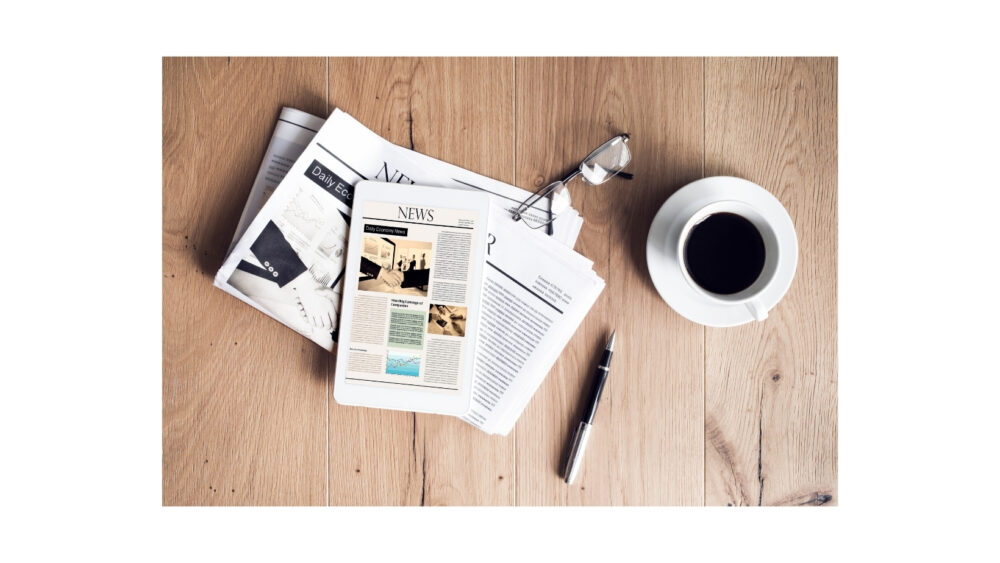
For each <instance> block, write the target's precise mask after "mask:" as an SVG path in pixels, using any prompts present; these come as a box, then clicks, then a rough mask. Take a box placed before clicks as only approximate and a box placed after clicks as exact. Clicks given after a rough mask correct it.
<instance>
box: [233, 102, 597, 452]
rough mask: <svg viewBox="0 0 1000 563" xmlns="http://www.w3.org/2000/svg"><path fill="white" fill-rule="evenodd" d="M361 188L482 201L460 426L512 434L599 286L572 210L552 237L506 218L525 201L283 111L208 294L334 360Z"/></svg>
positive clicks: (343, 125)
mask: <svg viewBox="0 0 1000 563" xmlns="http://www.w3.org/2000/svg"><path fill="white" fill-rule="evenodd" d="M321 123H322V125H321V126H320V124H321ZM314 131H318V132H316V133H314ZM361 180H374V181H382V182H392V183H396V184H403V185H409V184H420V185H424V186H436V187H445V188H460V189H466V190H478V191H481V192H484V193H487V194H489V196H490V200H491V204H492V208H493V209H492V211H491V214H492V215H493V219H491V221H490V224H489V238H488V240H489V243H490V244H489V247H488V249H489V252H488V254H487V257H486V265H487V267H486V269H485V275H484V281H483V297H482V313H481V314H482V322H481V325H480V331H479V342H478V345H477V347H476V352H475V376H474V384H473V385H474V389H473V407H472V410H471V411H470V412H469V413H468V414H466V415H465V416H464V417H463V420H465V421H467V422H469V423H470V424H473V425H475V426H477V427H479V428H481V429H482V430H484V431H486V432H489V433H493V434H504V435H506V434H508V433H509V432H510V430H511V429H512V428H513V426H514V423H515V422H516V421H517V418H518V417H519V416H520V414H521V412H522V411H523V410H524V408H525V406H526V405H527V403H528V401H529V400H530V399H531V396H532V395H533V394H534V392H535V390H536V389H537V388H538V386H539V385H540V384H541V382H542V381H543V380H544V379H545V376H546V375H547V374H548V372H549V370H550V369H551V367H552V365H553V364H554V363H555V361H556V359H557V358H558V356H559V353H560V352H561V351H562V349H563V348H564V347H565V345H566V343H567V342H568V341H569V339H570V338H571V337H572V335H573V333H574V332H575V331H576V329H577V327H578V326H579V324H580V322H582V320H583V318H584V316H585V315H586V314H587V312H588V311H589V310H590V308H591V307H592V306H593V304H594V302H595V301H596V299H597V297H598V296H599V295H600V292H601V291H602V290H603V288H604V281H603V280H602V279H601V278H600V277H598V276H597V275H596V274H595V273H594V271H593V268H592V266H593V264H592V262H590V261H589V260H587V259H586V258H584V257H583V256H581V255H579V254H577V253H576V252H574V251H573V250H572V246H573V244H574V243H575V241H576V238H577V236H578V234H579V232H580V228H581V226H582V224H583V220H582V218H581V217H580V215H579V213H577V212H576V211H575V210H574V209H569V210H567V211H565V212H563V213H561V214H560V215H559V217H558V218H557V219H556V221H555V222H554V223H553V234H552V236H547V235H546V234H544V233H540V232H537V231H535V230H532V229H529V228H527V227H526V226H524V225H523V224H518V223H517V222H515V221H513V220H512V219H511V211H512V210H513V208H514V207H516V206H517V205H518V204H519V203H520V202H521V201H523V200H524V199H525V198H527V197H528V196H529V195H530V192H527V191H524V190H521V189H520V188H517V187H515V186H512V185H509V184H506V183H503V182H499V181H497V180H494V179H492V178H488V177H486V176H482V175H479V174H476V173H474V172H470V171H468V170H465V169H462V168H460V167H457V166H454V165H451V164H448V163H446V162H442V161H440V160H437V159H434V158H431V157H428V156H426V155H422V154H420V153H417V152H414V151H411V150H409V149H406V148H403V147H400V146H397V145H394V144H392V143H390V142H388V141H386V140H385V139H383V138H382V137H380V136H378V135H377V134H376V133H374V132H372V131H370V130H369V129H367V128H365V127H364V126H363V125H362V124H361V123H359V122H358V121H356V120H355V119H354V118H352V117H351V116H349V115H348V114H347V113H345V112H343V111H341V110H339V109H338V110H336V111H334V113H333V114H332V115H331V116H330V117H329V119H328V120H326V122H325V123H323V121H322V120H321V119H320V118H317V117H314V116H310V115H309V114H305V113H302V112H299V111H297V110H292V109H291V108H285V109H284V110H283V111H282V114H281V117H280V118H279V122H278V125H277V127H276V128H275V132H274V135H273V136H272V139H271V143H270V145H269V146H268V150H267V153H266V154H265V158H264V162H263V163H262V165H261V170H260V172H259V173H258V177H257V180H256V181H255V183H254V186H253V188H252V189H251V194H250V197H249V198H248V202H247V206H246V209H245V210H244V213H243V218H242V219H241V221H240V226H239V228H238V231H237V237H236V240H235V241H234V244H233V246H232V248H231V250H230V253H229V256H228V258H227V259H226V261H225V263H224V264H223V266H222V268H221V269H220V270H219V272H218V274H217V275H216V278H215V285H216V286H218V287H220V288H221V289H223V290H225V291H226V292H228V293H230V294H232V295H234V296H236V297H237V298H239V299H241V300H243V301H245V302H246V303H248V304H250V305H252V306H254V307H256V308H257V309H259V310H261V311H263V312H264V313H266V314H268V315H269V316H271V317H273V318H275V319H277V320H278V321H280V322H282V323H284V324H285V325H287V326H289V327H290V328H292V329H294V330H296V331H297V332H299V333H301V334H302V335H304V336H306V337H307V338H310V339H311V340H313V341H314V342H316V343H317V344H319V345H320V346H322V347H324V348H325V349H327V350H331V351H332V350H333V348H334V346H335V343H336V341H337V323H338V317H339V314H338V313H339V307H340V305H341V293H342V285H343V280H342V278H343V273H344V258H345V257H344V253H345V249H346V248H347V234H348V229H349V227H348V225H349V223H350V218H351V211H352V194H353V186H354V185H355V183H357V182H359V181H361ZM275 184H277V187H276V188H275V187H274V186H275ZM532 212H537V213H541V212H540V211H532ZM250 218H252V220H250ZM401 267H402V265H401Z"/></svg>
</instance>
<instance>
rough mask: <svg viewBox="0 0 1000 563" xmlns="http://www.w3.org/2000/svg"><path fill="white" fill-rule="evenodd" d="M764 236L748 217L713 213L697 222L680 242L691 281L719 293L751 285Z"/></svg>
mask: <svg viewBox="0 0 1000 563" xmlns="http://www.w3.org/2000/svg"><path fill="white" fill-rule="evenodd" d="M764 255H765V252H764V239H763V237H761V236H760V232H758V231H757V227H754V226H753V223H751V222H750V221H749V220H747V219H745V218H744V217H742V216H740V215H736V214H735V213H715V214H712V215H709V216H708V218H706V219H705V220H703V221H702V222H701V223H698V224H697V225H695V226H694V228H692V229H691V232H690V233H688V237H687V241H686V242H685V243H684V261H685V262H686V264H687V270H688V273H689V274H691V278H692V279H694V281H695V283H697V284H698V285H700V286H701V287H702V288H704V289H705V290H706V291H710V292H712V293H718V294H721V295H732V294H733V293H739V292H741V291H743V290H744V289H746V288H748V287H750V286H751V285H753V283H754V282H755V281H757V278H758V277H759V276H760V273H761V272H762V271H763V270H764Z"/></svg>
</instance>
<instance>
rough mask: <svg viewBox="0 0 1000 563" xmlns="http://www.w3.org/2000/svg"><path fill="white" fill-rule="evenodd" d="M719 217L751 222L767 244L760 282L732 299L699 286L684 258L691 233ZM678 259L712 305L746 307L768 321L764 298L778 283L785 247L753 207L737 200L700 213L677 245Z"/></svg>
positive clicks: (686, 276) (693, 216) (689, 279)
mask: <svg viewBox="0 0 1000 563" xmlns="http://www.w3.org/2000/svg"><path fill="white" fill-rule="evenodd" d="M716 213H733V214H735V215H739V216H740V217H743V218H744V219H746V220H748V221H750V222H751V223H752V224H753V226H754V227H755V228H756V229H757V232H759V233H760V236H761V238H762V239H763V241H764V268H763V269H762V270H761V272H760V275H759V276H757V280H756V281H754V282H753V283H752V284H751V285H750V287H748V288H746V289H744V290H743V291H740V292H738V293H733V294H730V295H722V294H719V293H713V292H711V291H708V290H706V289H705V288H703V287H701V286H700V285H698V284H697V283H696V282H695V281H694V279H693V278H692V277H691V273H690V272H688V266H687V263H686V259H685V256H684V246H685V245H686V244H687V240H688V236H689V235H690V234H691V230H692V229H694V227H696V226H697V225H698V224H699V223H701V222H702V221H704V220H705V219H707V218H708V217H709V216H710V215H714V214H716ZM677 257H678V259H679V261H680V265H681V273H682V274H683V275H684V279H686V280H687V282H688V283H689V284H690V285H691V287H692V288H693V289H694V290H695V292H697V293H698V294H700V295H701V296H702V297H703V298H705V299H706V300H708V301H711V302H714V303H718V304H722V305H736V304H743V305H745V306H746V308H747V309H748V310H749V311H750V313H751V314H752V315H753V318H754V319H756V320H758V321H762V320H764V319H766V318H767V306H766V305H764V303H763V301H761V298H760V296H761V294H762V293H763V292H764V290H765V289H766V288H767V287H768V286H769V285H770V284H771V283H772V282H773V281H774V278H775V274H776V273H777V271H778V261H779V260H780V258H781V246H780V245H779V244H778V237H777V235H776V234H775V232H774V228H773V227H772V226H771V225H770V224H769V223H768V222H767V220H765V219H764V216H763V215H762V214H761V213H760V212H759V211H758V210H757V209H756V208H754V207H753V206H752V205H750V204H748V203H745V202H742V201H736V200H726V201H714V202H712V203H709V204H708V205H705V206H703V207H700V208H698V209H696V210H695V211H694V212H693V213H692V214H691V216H690V218H688V220H687V221H686V222H685V223H684V227H683V228H682V229H681V235H680V238H679V239H678V241H677Z"/></svg>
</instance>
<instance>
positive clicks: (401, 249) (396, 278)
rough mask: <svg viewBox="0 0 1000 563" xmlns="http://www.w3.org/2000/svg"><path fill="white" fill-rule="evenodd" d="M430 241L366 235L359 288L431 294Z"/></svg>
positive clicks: (418, 294)
mask: <svg viewBox="0 0 1000 563" xmlns="http://www.w3.org/2000/svg"><path fill="white" fill-rule="evenodd" d="M431 247H432V244H431V243H429V242H423V241H418V240H410V239H406V238H391V237H382V236H378V235H365V237H364V240H363V241H362V244H361V271H360V273H359V275H358V289H359V290H361V291H377V292H379V293H391V294H394V295H416V296H420V297H426V296H427V286H428V284H429V283H430V275H431V269H430V265H431Z"/></svg>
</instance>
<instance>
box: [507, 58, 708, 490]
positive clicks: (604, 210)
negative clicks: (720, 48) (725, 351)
mask: <svg viewBox="0 0 1000 563" xmlns="http://www.w3.org/2000/svg"><path fill="white" fill-rule="evenodd" d="M701 72H702V63H701V61H700V60H697V59H518V61H517V133H516V135H517V180H518V185H521V186H541V185H543V184H545V183H548V182H550V181H552V180H553V179H555V178H558V177H561V176H562V175H564V173H565V172H566V171H567V170H568V169H572V167H573V166H575V165H577V164H578V163H579V162H580V160H581V159H583V158H584V157H585V156H586V155H587V154H588V153H589V152H590V151H591V150H593V149H594V148H595V147H597V146H598V145H600V144H601V143H602V142H604V141H606V140H607V139H609V138H611V137H612V136H613V135H615V134H618V133H621V132H627V133H629V134H630V135H631V140H630V143H629V144H630V147H631V149H632V151H633V153H634V156H633V164H632V165H631V166H630V168H629V170H630V171H631V172H633V173H634V174H635V176H636V177H635V179H634V180H632V181H625V180H618V179H616V180H612V181H611V182H609V183H607V184H604V185H601V186H597V187H593V186H588V185H586V184H584V183H582V182H580V181H575V182H573V183H572V184H571V193H572V197H573V201H574V206H575V207H576V208H577V209H578V210H579V211H580V212H581V213H582V214H583V216H584V219H585V223H584V227H583V231H582V232H581V235H580V239H579V241H578V242H577V250H578V251H579V252H581V253H582V254H584V255H585V256H587V257H588V258H591V259H592V260H594V263H595V264H594V268H595V270H596V271H597V273H598V275H600V276H601V277H602V278H604V280H605V281H606V283H607V287H606V288H605V290H604V292H603V294H602V295H601V297H600V298H599V300H598V302H597V304H596V305H595V307H594V309H593V310H592V311H591V312H590V314H589V315H588V316H587V318H586V320H585V321H584V323H583V325H582V326H581V328H580V330H578V331H577V333H576V335H574V337H573V338H572V340H570V343H569V345H568V347H567V349H566V351H564V352H563V354H562V356H561V358H560V360H559V361H558V362H557V363H556V365H555V367H554V368H553V370H552V372H551V373H549V375H548V377H547V379H546V381H545V382H544V383H543V384H542V386H541V387H540V389H539V390H538V392H537V394H536V395H535V397H534V399H532V401H531V403H530V404H529V406H528V408H527V410H526V411H525V413H524V415H523V416H522V417H521V419H520V421H519V422H518V424H517V436H518V441H517V475H518V479H517V484H518V504H529V505H536V504H701V503H702V501H703V493H702V478H703V473H702V461H703V451H702V443H703V436H702V430H703V425H702V404H703V403H702V399H703V397H702V395H703V390H702V375H703V366H702V362H703V352H702V344H703V332H702V328H701V327H700V326H697V325H694V324H692V323H690V322H688V321H686V320H685V319H683V318H682V317H680V316H679V315H677V314H676V313H675V312H674V311H673V310H672V309H670V308H669V307H668V306H667V305H666V303H665V302H664V301H663V300H662V299H660V297H659V295H658V294H657V293H656V290H655V289H654V288H653V286H652V282H651V281H650V280H649V277H648V274H647V269H646V259H645V248H646V234H647V231H648V228H649V225H650V223H651V222H652V219H653V215H654V214H655V213H656V210H657V209H658V208H659V206H660V205H661V204H662V203H663V202H664V201H665V200H666V198H667V197H668V196H669V195H670V194H672V193H673V192H674V191H676V190H677V189H678V188H680V187H681V186H683V185H684V184H686V183H688V182H690V181H692V180H696V179H698V178H699V177H700V176H701V169H702V88H701V83H702V77H701ZM616 328H617V330H618V345H617V347H616V350H615V358H614V366H613V371H612V374H611V377H610V379H609V380H608V384H607V387H606V388H605V391H604V398H603V400H602V404H601V409H600V411H599V412H598V416H597V418H598V420H597V426H596V428H595V431H594V433H593V434H592V437H591V441H590V445H589V446H588V448H587V454H586V462H585V463H584V466H583V469H582V472H581V474H580V477H579V478H578V481H577V484H574V485H573V486H567V485H566V484H565V483H563V481H562V479H561V476H560V473H561V469H562V463H563V461H564V459H565V456H566V451H565V447H566V444H567V442H568V440H569V437H570V435H571V433H572V432H573V431H574V430H575V428H576V425H577V424H578V422H579V420H580V410H581V397H584V396H585V395H586V389H589V385H590V381H591V377H592V376H593V369H594V366H595V365H596V362H597V360H598V356H597V354H599V352H600V350H601V349H602V348H603V345H604V343H605V342H606V341H607V338H608V336H609V334H610V332H611V330H612V329H616Z"/></svg>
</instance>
